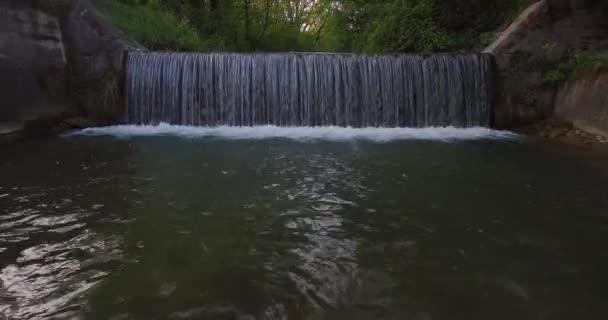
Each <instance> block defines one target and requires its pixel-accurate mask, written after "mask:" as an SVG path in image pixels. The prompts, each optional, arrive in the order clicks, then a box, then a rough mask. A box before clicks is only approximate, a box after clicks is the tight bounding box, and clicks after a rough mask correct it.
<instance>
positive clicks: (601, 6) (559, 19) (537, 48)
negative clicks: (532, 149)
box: [486, 0, 608, 128]
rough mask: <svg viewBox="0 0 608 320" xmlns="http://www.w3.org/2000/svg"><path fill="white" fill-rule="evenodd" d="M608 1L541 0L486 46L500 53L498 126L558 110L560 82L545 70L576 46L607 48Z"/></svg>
mask: <svg viewBox="0 0 608 320" xmlns="http://www.w3.org/2000/svg"><path fill="white" fill-rule="evenodd" d="M607 16H608V1H604V0H540V1H537V2H536V3H534V4H533V5H532V6H531V7H530V8H528V10H526V11H525V12H523V13H522V15H521V16H520V17H519V18H518V19H517V20H516V21H515V22H514V23H513V24H512V25H511V26H509V28H507V29H506V30H505V31H504V32H503V33H502V34H501V36H500V37H499V38H498V40H496V42H494V43H493V44H492V45H491V46H490V47H488V48H487V49H486V52H488V53H491V54H493V55H494V56H495V57H496V64H497V70H498V73H499V76H498V97H497V101H496V104H495V108H494V121H493V123H494V126H496V127H499V128H510V127H514V126H518V125H525V124H530V123H533V122H536V121H539V120H542V119H546V118H548V117H551V116H552V115H553V112H554V109H555V103H556V100H555V99H556V94H557V89H558V88H557V86H556V85H555V84H554V83H551V82H550V81H547V80H546V74H547V73H548V72H549V71H550V70H552V69H553V68H555V67H556V66H557V64H558V63H559V62H560V61H562V60H563V59H565V58H566V57H567V56H568V54H569V53H571V52H573V51H574V50H601V49H606V48H608V19H607V18H606V17H607Z"/></svg>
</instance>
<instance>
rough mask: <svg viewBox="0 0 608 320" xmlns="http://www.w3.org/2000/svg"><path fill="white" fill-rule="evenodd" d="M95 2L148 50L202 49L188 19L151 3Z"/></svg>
mask: <svg viewBox="0 0 608 320" xmlns="http://www.w3.org/2000/svg"><path fill="white" fill-rule="evenodd" d="M95 3H96V5H97V7H98V8H99V10H100V11H101V13H102V14H103V15H104V16H105V17H106V18H107V19H108V20H109V21H110V22H111V23H113V24H114V25H115V26H117V27H118V28H119V29H120V30H122V31H123V32H124V33H125V34H126V35H127V36H128V37H130V38H132V39H133V40H135V41H137V42H139V43H140V44H142V45H143V46H145V47H147V48H149V49H151V50H173V51H203V50H205V47H206V45H205V42H204V41H203V40H202V39H201V37H200V36H199V34H198V33H197V32H196V31H195V30H194V29H193V28H192V27H191V26H190V25H189V23H188V22H186V21H181V20H180V19H178V18H177V17H176V16H174V15H173V14H171V13H168V12H165V11H163V10H161V9H160V8H158V7H156V6H155V5H153V4H148V5H128V4H123V3H120V2H118V1H116V0H97V1H95Z"/></svg>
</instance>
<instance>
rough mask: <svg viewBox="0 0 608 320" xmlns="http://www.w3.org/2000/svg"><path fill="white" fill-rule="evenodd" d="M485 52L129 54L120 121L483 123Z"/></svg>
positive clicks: (487, 103)
mask: <svg viewBox="0 0 608 320" xmlns="http://www.w3.org/2000/svg"><path fill="white" fill-rule="evenodd" d="M492 80H493V72H492V58H491V57H490V56H489V55H478V54H467V55H433V56H429V57H424V56H416V55H391V56H389V55H384V56H382V55H378V56H369V55H353V54H308V53H306V54H303V53H302V54H301V53H287V54H224V53H221V54H220V53H217V54H198V53H179V54H178V53H148V52H134V53H130V54H129V56H128V60H127V74H126V91H127V115H126V119H125V122H126V123H127V124H159V123H169V124H175V125H186V126H260V125H273V126H279V127H287V126H290V127H321V126H339V127H430V126H433V127H445V126H454V127H479V126H481V127H487V126H489V124H490V112H491V100H492Z"/></svg>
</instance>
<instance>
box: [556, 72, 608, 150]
mask: <svg viewBox="0 0 608 320" xmlns="http://www.w3.org/2000/svg"><path fill="white" fill-rule="evenodd" d="M555 116H556V117H557V118H560V119H563V120H567V121H571V122H572V123H573V124H574V125H575V126H577V127H579V128H581V129H582V130H584V131H587V132H590V133H593V134H596V135H602V136H604V137H607V138H608V73H602V74H595V75H586V76H580V77H577V78H573V79H571V80H570V81H568V83H566V84H565V85H564V86H562V87H561V88H560V90H559V92H558V94H557V98H556V104H555Z"/></svg>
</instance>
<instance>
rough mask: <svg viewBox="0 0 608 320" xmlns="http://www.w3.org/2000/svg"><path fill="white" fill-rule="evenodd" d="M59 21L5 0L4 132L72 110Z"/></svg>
mask: <svg viewBox="0 0 608 320" xmlns="http://www.w3.org/2000/svg"><path fill="white" fill-rule="evenodd" d="M66 79H67V74H66V55H65V48H64V46H63V40H62V33H61V28H60V25H59V21H58V20H57V19H56V18H55V17H53V16H51V15H49V14H47V13H45V12H42V11H41V10H38V9H36V8H33V7H31V6H28V5H24V3H22V2H19V1H3V2H0V87H1V88H2V89H1V90H0V101H2V103H0V134H2V133H6V132H9V131H13V130H18V129H21V128H23V126H24V125H25V124H26V123H28V122H30V121H33V120H38V119H42V118H56V117H62V116H64V115H66V114H67V113H69V112H70V111H71V110H70V107H69V105H70V104H69V103H68V100H67V82H66Z"/></svg>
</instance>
